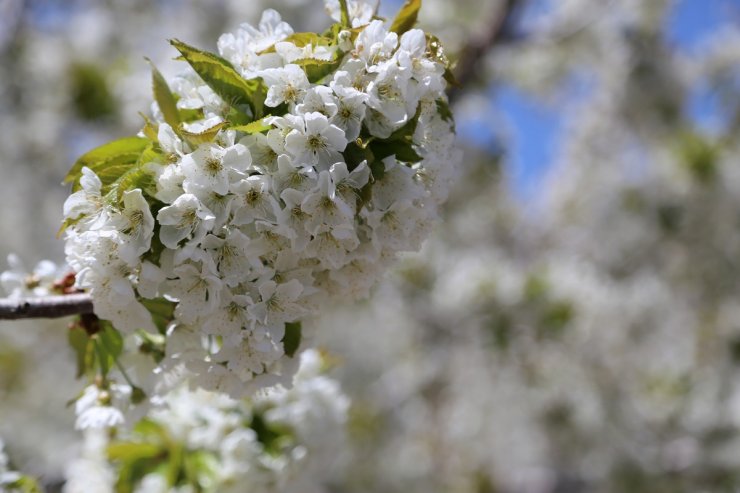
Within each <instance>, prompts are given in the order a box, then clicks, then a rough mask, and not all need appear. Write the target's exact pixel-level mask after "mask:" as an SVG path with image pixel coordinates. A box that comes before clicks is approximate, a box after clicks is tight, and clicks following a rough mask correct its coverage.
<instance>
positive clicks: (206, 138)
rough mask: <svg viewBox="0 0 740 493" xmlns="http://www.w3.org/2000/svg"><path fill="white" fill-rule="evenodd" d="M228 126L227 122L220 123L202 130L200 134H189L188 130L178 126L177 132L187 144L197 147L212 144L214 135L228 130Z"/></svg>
mask: <svg viewBox="0 0 740 493" xmlns="http://www.w3.org/2000/svg"><path fill="white" fill-rule="evenodd" d="M228 126H229V122H221V123H217V124H216V125H214V126H212V127H210V128H207V129H205V130H203V131H202V132H189V131H188V130H185V127H183V126H182V125H180V128H179V129H178V132H179V133H180V135H182V136H183V138H185V139H186V140H187V141H188V142H189V143H191V144H193V146H198V145H200V144H205V143H206V142H213V139H214V138H216V135H217V134H218V133H219V132H220V131H221V130H223V129H225V128H228Z"/></svg>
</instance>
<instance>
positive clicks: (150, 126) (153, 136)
mask: <svg viewBox="0 0 740 493" xmlns="http://www.w3.org/2000/svg"><path fill="white" fill-rule="evenodd" d="M139 116H141V117H142V118H143V119H144V127H143V128H142V129H141V131H142V132H143V133H144V135H145V136H146V138H147V139H149V140H151V141H154V142H156V141H157V139H158V138H159V125H156V124H154V123H152V121H151V120H150V119H149V117H147V116H146V115H145V114H144V113H142V112H139Z"/></svg>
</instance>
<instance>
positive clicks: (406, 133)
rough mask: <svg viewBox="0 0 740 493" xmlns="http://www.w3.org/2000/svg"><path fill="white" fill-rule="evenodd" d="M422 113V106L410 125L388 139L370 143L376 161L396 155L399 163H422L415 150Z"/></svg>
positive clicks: (407, 124) (410, 121) (411, 119)
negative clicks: (415, 135)
mask: <svg viewBox="0 0 740 493" xmlns="http://www.w3.org/2000/svg"><path fill="white" fill-rule="evenodd" d="M420 112H421V106H419V108H418V109H417V110H416V114H415V115H414V116H413V117H411V118H410V119H409V121H408V123H406V124H405V125H404V126H403V127H401V128H399V129H398V130H396V131H395V132H393V133H392V134H391V136H390V137H388V138H387V139H383V140H373V141H372V142H370V144H369V145H368V147H369V148H370V149H371V150H372V152H373V156H374V157H375V160H376V161H382V160H383V159H385V158H387V157H388V156H392V155H395V156H396V159H398V160H399V161H403V162H406V163H418V162H419V161H421V159H422V158H421V156H419V154H417V153H416V151H415V150H414V148H413V145H414V133H415V132H416V126H417V125H418V123H419V114H420Z"/></svg>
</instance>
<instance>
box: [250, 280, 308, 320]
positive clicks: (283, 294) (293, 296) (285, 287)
mask: <svg viewBox="0 0 740 493" xmlns="http://www.w3.org/2000/svg"><path fill="white" fill-rule="evenodd" d="M302 292H303V286H302V285H301V283H300V282H298V281H297V280H295V279H293V280H291V281H288V282H286V283H282V284H277V283H276V282H275V281H265V282H263V283H261V284H260V286H259V293H260V298H261V301H260V302H259V303H256V304H254V305H252V306H250V307H249V314H250V315H251V316H252V317H253V318H254V320H256V321H257V322H259V323H261V324H264V325H269V326H274V325H279V324H283V323H285V322H292V321H295V320H298V319H299V318H300V317H301V316H302V315H304V314H305V313H306V311H305V310H304V309H303V308H302V307H301V306H300V305H299V304H298V303H296V300H298V298H299V297H300V295H301V293H302Z"/></svg>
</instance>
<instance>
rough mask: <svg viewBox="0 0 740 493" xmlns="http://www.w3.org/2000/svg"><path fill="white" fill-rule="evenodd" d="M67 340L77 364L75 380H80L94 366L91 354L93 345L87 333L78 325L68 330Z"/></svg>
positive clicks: (93, 349)
mask: <svg viewBox="0 0 740 493" xmlns="http://www.w3.org/2000/svg"><path fill="white" fill-rule="evenodd" d="M67 340H68V341H69V345H70V346H71V347H72V350H73V351H74V353H75V361H76V362H77V373H76V375H75V378H80V377H81V376H82V375H84V374H86V373H88V372H89V371H90V370H91V369H92V366H93V364H94V358H93V354H94V351H95V343H94V342H93V340H92V338H91V337H90V336H89V335H88V334H87V332H85V330H84V329H83V328H82V327H80V326H79V325H74V326H73V327H72V328H71V329H69V333H68V334H67Z"/></svg>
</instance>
